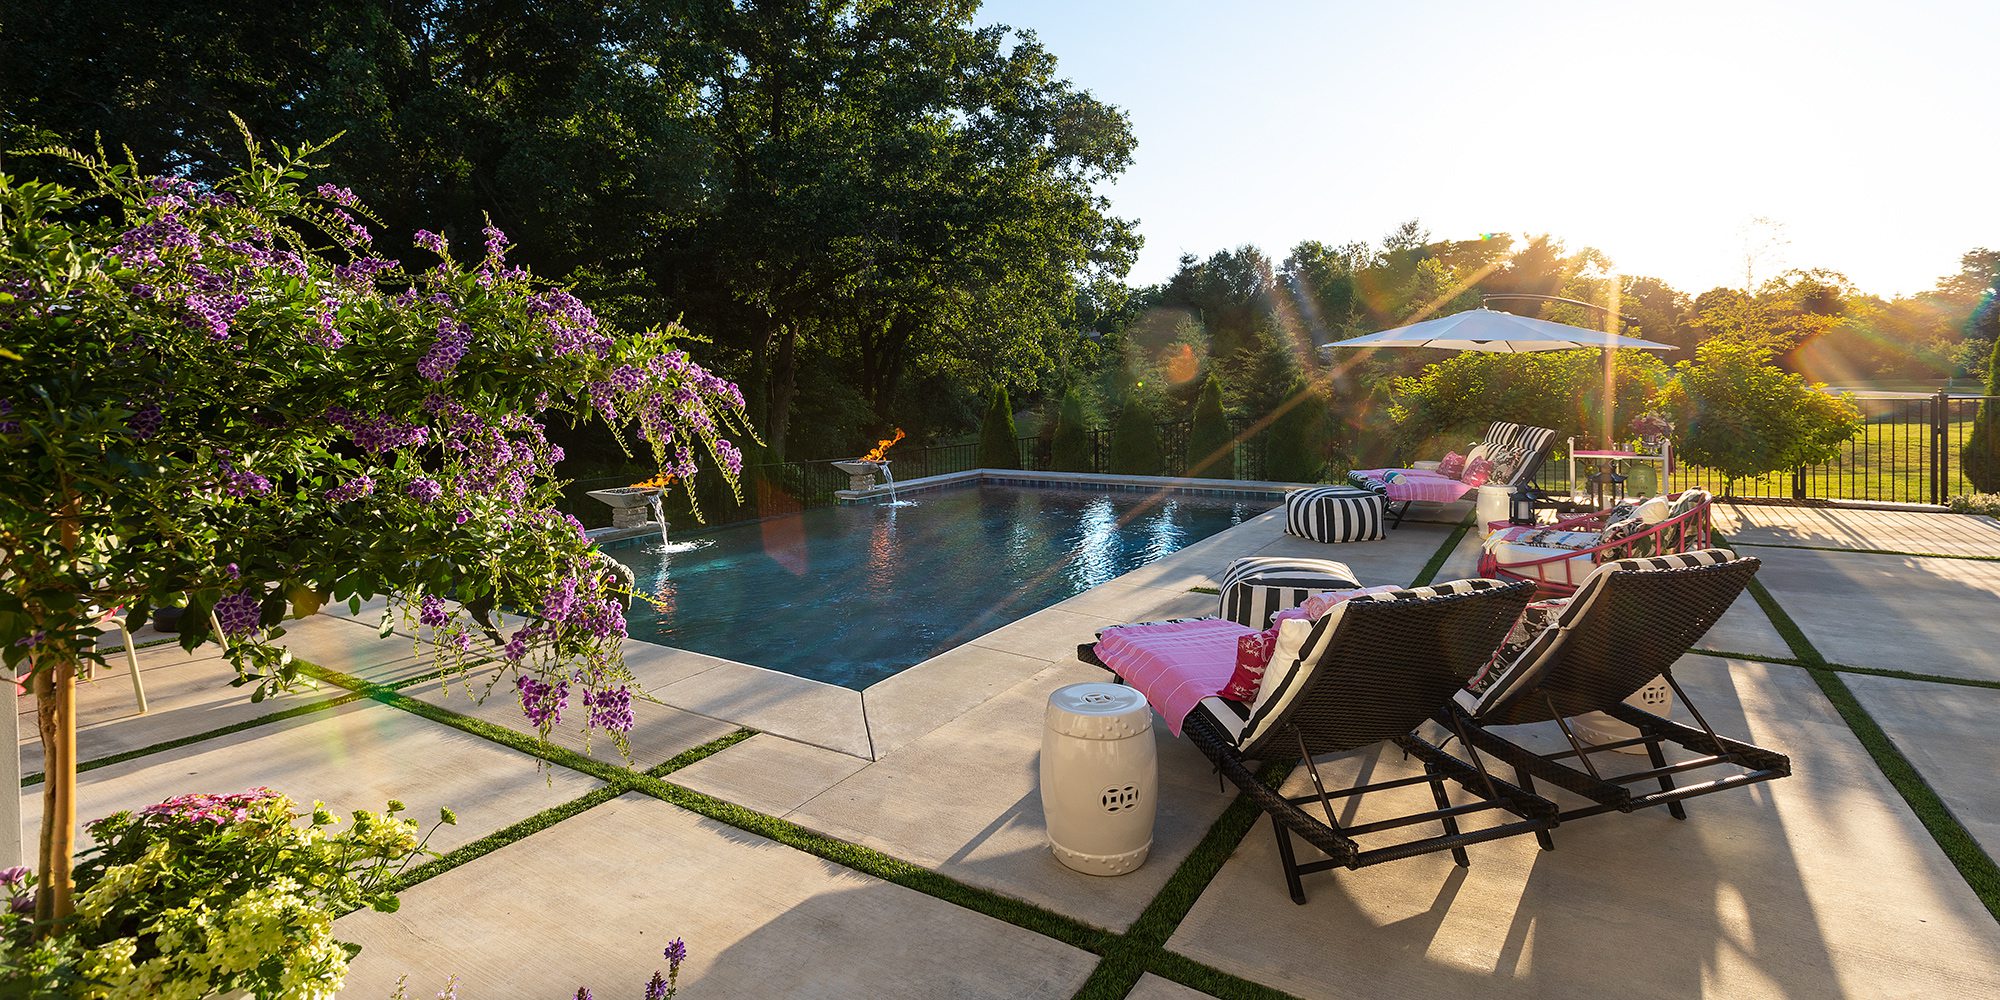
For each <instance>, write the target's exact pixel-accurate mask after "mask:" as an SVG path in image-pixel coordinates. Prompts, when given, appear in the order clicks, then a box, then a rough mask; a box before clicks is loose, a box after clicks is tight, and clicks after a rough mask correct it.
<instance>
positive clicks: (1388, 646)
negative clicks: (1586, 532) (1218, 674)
mask: <svg viewBox="0 0 2000 1000" xmlns="http://www.w3.org/2000/svg"><path fill="white" fill-rule="evenodd" d="M1532 591H1533V587H1532V586H1531V585H1529V584H1526V583H1513V584H1499V583H1496V582H1494V581H1490V580H1479V581H1464V582H1461V583H1458V584H1445V585H1441V586H1439V587H1436V588H1423V589H1421V590H1416V591H1409V590H1403V591H1392V592H1388V593H1381V594H1368V595H1363V596H1358V597H1355V598H1353V599H1350V600H1348V601H1345V602H1344V603H1342V604H1339V605H1337V606H1336V607H1335V608H1334V609H1333V610H1331V611H1328V612H1327V613H1326V614H1325V615H1324V616H1323V617H1321V618H1320V619H1319V620H1318V621H1316V622H1312V623H1311V625H1310V629H1311V631H1310V634H1309V636H1308V637H1307V638H1306V639H1305V640H1304V642H1303V643H1302V644H1301V645H1300V646H1299V648H1298V653H1297V656H1296V657H1295V658H1292V659H1291V661H1290V662H1289V663H1288V664H1282V665H1281V664H1280V663H1278V662H1277V661H1276V660H1274V661H1273V663H1272V664H1271V667H1270V669H1269V671H1268V672H1267V673H1266V674H1265V676H1264V679H1263V686H1264V687H1265V688H1268V689H1270V690H1269V691H1268V693H1264V692H1260V694H1259V696H1258V699H1257V704H1256V707H1255V708H1254V709H1253V708H1252V707H1250V706H1246V705H1243V704H1242V703H1240V702H1233V701H1225V700H1223V699H1221V698H1218V697H1206V698H1202V699H1201V701H1200V702H1199V704H1197V705H1196V706H1195V707H1194V708H1193V710H1192V711H1188V712H1187V713H1186V715H1185V717H1184V718H1183V719H1181V720H1180V728H1181V730H1182V732H1183V733H1184V735H1186V736H1187V737H1188V739H1189V740H1190V741H1191V742H1192V743H1193V744H1194V745H1195V747H1196V748H1198V749H1199V750H1200V751H1201V752H1202V753H1203V754H1204V755H1206V756H1207V757H1208V758H1209V759H1210V760H1211V761H1213V762H1214V763H1215V765H1216V767H1217V768H1218V769H1219V770H1220V772H1221V774H1222V775H1223V776H1224V777H1226V778H1227V779H1229V780H1230V781H1231V782H1233V783H1234V784H1236V785H1237V787H1239V788H1241V789H1242V790H1243V791H1244V792H1245V793H1246V794H1247V795H1248V796H1249V798H1250V799H1251V801H1253V802H1255V803H1256V804H1257V806H1258V808H1260V809H1262V810H1263V811H1264V812H1266V813H1268V814H1269V815H1270V817H1271V826H1272V830H1273V832H1274V833H1275V834H1276V836H1277V839H1278V853H1279V857H1280V858H1281V859H1282V862H1283V865H1284V871H1285V882H1286V885H1287V887H1288V888H1289V890H1290V892H1291V896H1292V899H1293V901H1294V902H1298V903H1304V902H1305V888H1304V886H1303V884H1302V883H1301V880H1300V877H1301V876H1303V875H1307V874H1311V873H1314V872H1320V871H1326V870H1329V869H1333V868H1348V869H1359V868H1365V867H1367V866H1370V865H1375V864H1380V863H1382V862H1385V861H1395V860H1398V859H1401V858H1409V857H1415V856H1418V855H1422V854H1430V853H1433V852H1437V851H1446V850H1448V851H1450V852H1451V854H1452V858H1453V860H1455V861H1456V862H1457V863H1458V864H1459V865H1461V866H1464V865H1468V864H1469V861H1468V859H1467V857H1466V853H1465V848H1466V847H1467V846H1468V845H1471V844H1478V843H1484V842H1487V841H1493V840H1499V839H1502V838H1505V837H1513V836H1518V835H1521V834H1525V833H1531V832H1532V833H1542V832H1544V831H1546V829H1547V828H1548V827H1549V826H1550V825H1552V824H1553V823H1554V822H1555V819H1556V806H1555V804H1554V803H1552V802H1550V801H1549V800H1547V799H1544V798H1541V797H1539V796H1536V795H1533V794H1530V793H1529V792H1527V791H1524V790H1523V789H1520V788H1517V787H1515V786H1514V785H1512V784H1510V783H1508V782H1506V781H1504V780H1502V779H1500V778H1498V777H1496V776H1494V775H1493V774H1491V773H1489V772H1488V771H1487V769H1486V767H1485V764H1484V763H1483V762H1482V761H1481V760H1480V757H1479V754H1478V752H1477V751H1476V750H1474V751H1470V752H1469V753H1468V756H1469V757H1470V758H1471V760H1470V761H1469V762H1468V761H1465V760H1461V759H1459V758H1458V757H1456V756H1453V755H1452V754H1450V753H1447V752H1445V751H1444V750H1442V749H1440V748H1439V747H1438V746H1437V745H1436V744H1433V743H1431V742H1430V741H1428V740H1426V739H1424V738H1422V737H1420V736H1418V735H1417V734H1416V729H1417V727H1419V726H1421V725H1424V724H1425V722H1426V720H1428V719H1430V718H1431V717H1432V716H1434V715H1436V714H1437V713H1438V706H1439V705H1443V704H1446V703H1448V702H1449V701H1450V700H1451V697H1452V695H1453V693H1454V692H1456V691H1460V690H1463V688H1464V686H1465V684H1466V682H1467V680H1468V679H1470V678H1471V677H1472V676H1473V675H1474V674H1475V673H1476V672H1478V671H1479V670H1480V669H1481V668H1482V667H1484V666H1485V665H1486V664H1487V663H1488V662H1489V661H1490V660H1491V658H1492V655H1493V650H1494V649H1495V648H1496V647H1497V646H1498V645H1499V644H1500V642H1501V640H1502V639H1503V638H1504V637H1505V636H1506V634H1507V631H1508V629H1509V627H1510V626H1511V625H1512V624H1513V623H1514V621H1515V620H1516V619H1517V618H1518V617H1519V616H1520V614H1521V611H1522V609H1523V607H1525V605H1526V604H1527V601H1528V598H1529V596H1530V594H1531V593H1532ZM1433 595H1435V596H1433ZM1301 624H1304V623H1301ZM1219 627H1222V628H1230V627H1234V628H1239V629H1241V628H1243V627H1242V626H1234V625H1233V623H1226V622H1225V623H1220V626H1219ZM1244 630H1245V631H1248V630H1247V629H1244ZM1281 650H1282V647H1281ZM1097 652H1098V644H1092V645H1086V646H1083V647H1081V648H1080V649H1079V650H1078V656H1079V658H1081V659H1083V660H1085V661H1086V662H1091V663H1096V664H1098V665H1099V666H1107V667H1108V668H1109V669H1112V670H1113V671H1114V672H1118V668H1117V667H1116V666H1111V665H1108V664H1106V663H1105V662H1104V661H1103V660H1101V659H1099V658H1098V655H1097ZM1281 655H1282V652H1281ZM1114 659H1115V657H1114ZM1208 690H1214V688H1213V687H1211V688H1209V689H1208ZM1149 697H1150V695H1149ZM1155 705H1156V707H1157V706H1158V705H1159V702H1158V701H1155ZM1176 714H1179V713H1178V712H1176ZM1173 721H1174V720H1172V719H1170V720H1169V722H1170V723H1172V722H1173ZM1384 742H1387V743H1390V744H1393V745H1394V746H1396V747H1397V748H1398V749H1400V750H1402V751H1403V752H1404V753H1405V754H1408V755H1409V756H1412V757H1415V758H1416V759H1417V760H1418V761H1420V762H1421V763H1422V764H1423V768H1424V773H1423V774H1421V775H1414V776H1410V777H1404V778H1398V779H1393V780H1388V781H1380V782H1373V783H1369V784H1363V785H1358V786H1354V787H1351V788H1345V789H1339V790H1329V789H1328V788H1327V787H1326V783H1325V781H1324V779H1323V778H1322V776H1321V774H1320V771H1319V768H1318V766H1317V764H1316V763H1315V762H1314V759H1313V758H1314V757H1315V756H1323V755H1327V754H1336V753H1343V752H1347V751H1354V750H1360V749H1364V748H1367V747H1371V746H1375V745H1377V744H1380V743H1384ZM1293 758H1302V759H1303V760H1304V762H1305V765H1306V770H1307V772H1308V773H1309V774H1310V775H1311V778H1312V782H1313V787H1314V792H1313V793H1312V794H1310V795H1303V796H1286V795H1284V794H1283V793H1282V792H1281V791H1279V790H1277V789H1274V788H1272V787H1270V786H1268V785H1266V784H1265V783H1264V782H1263V781H1261V780H1260V779H1259V778H1258V776H1257V774H1256V765H1255V763H1254V761H1258V760H1263V761H1275V760H1289V759H1293ZM1446 781H1450V782H1452V783H1454V784H1457V785H1458V786H1459V787H1460V788H1462V789H1463V790H1464V791H1465V792H1466V793H1469V794H1470V795H1471V796H1472V797H1473V801H1469V802H1463V803H1460V804H1457V805H1453V804H1452V803H1451V801H1450V800H1449V798H1447V796H1446V792H1445V782H1446ZM1413 785H1428V786H1429V787H1430V790H1431V797H1432V800H1433V801H1434V802H1435V803H1436V808H1435V809H1430V810H1425V811H1422V812H1417V813H1411V814H1408V815H1403V816H1397V817H1393V818H1386V819H1381V820H1376V821H1374V822H1369V823H1363V824H1358V825H1348V826H1343V825H1342V824H1341V823H1340V822H1339V821H1338V820H1337V819H1336V818H1335V815H1334V813H1335V810H1334V800H1336V799H1342V798H1349V797H1355V796H1361V795H1364V794H1366V793H1370V792H1378V791H1385V790H1388V789H1393V788H1402V787H1408V786H1413ZM1315 803H1316V804H1317V805H1318V808H1317V809H1316V810H1315V812H1317V813H1320V814H1323V818H1322V815H1314V814H1312V813H1308V812H1307V811H1306V810H1305V809H1302V808H1300V807H1301V806H1308V807H1310V806H1312V805H1313V804H1315ZM1496 809H1497V810H1502V811H1504V812H1506V813H1509V814H1511V818H1509V819H1507V820H1506V821H1503V822H1500V823H1497V824H1495V825H1491V826H1486V827H1482V828H1480V829H1477V830H1463V829H1461V828H1460V827H1459V824H1458V819H1459V817H1462V816H1465V815H1468V814H1471V813H1478V812H1484V811H1487V810H1496ZM1428 822H1435V823H1437V824H1439V826H1440V827H1441V828H1442V832H1441V833H1439V834H1434V835H1431V836H1427V837H1421V838H1416V839H1411V840H1404V841H1401V842H1394V843H1386V844H1382V845H1380V846H1375V847H1365V846H1363V845H1362V844H1361V843H1360V842H1359V841H1360V839H1361V838H1364V837H1367V836H1368V835H1370V834H1375V833H1380V832H1383V831H1387V830H1396V829H1401V828H1404V827H1408V826H1412V825H1415V824H1419V823H1428ZM1294 836H1297V837H1299V838H1301V839H1303V840H1305V841H1306V842H1307V843H1309V844H1311V845H1312V846H1314V847H1316V848H1318V849H1319V850H1321V851H1322V852H1324V853H1325V854H1326V855H1327V857H1326V859H1325V860H1320V861H1308V862H1303V863H1302V862H1300V861H1299V860H1298V858H1297V856H1296V854H1295V852H1294V847H1293V843H1292V838H1293V837H1294Z"/></svg>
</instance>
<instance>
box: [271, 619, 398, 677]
mask: <svg viewBox="0 0 2000 1000" xmlns="http://www.w3.org/2000/svg"><path fill="white" fill-rule="evenodd" d="M277 644H278V645H280V646H283V647H285V648H286V649H287V650H290V651H291V654H292V655H293V656H294V657H296V658H298V659H301V660H304V661H306V662H307V663H311V664H313V665H314V666H319V667H325V668H326V669H328V670H335V671H339V672H340V673H343V674H348V675H350V676H353V677H359V678H361V679H362V680H365V681H372V682H374V683H376V684H386V685H389V686H392V687H393V686H395V685H396V684H398V683H400V682H403V681H407V680H409V679H411V678H413V677H421V676H423V675H425V674H428V673H430V672H431V671H432V670H433V669H435V668H434V667H433V665H432V658H431V655H430V651H429V650H428V649H422V650H420V649H418V647H417V644H416V641H415V640H413V639H411V638H410V637H409V636H406V635H402V634H399V633H394V634H391V635H390V636H389V637H388V638H386V639H384V638H382V637H381V634H380V633H379V632H377V631H376V630H375V629H374V627H373V626H371V625H369V624H367V623H364V622H357V621H351V620H347V619H341V618H336V617H334V616H332V615H324V614H318V615H310V616H308V617H306V618H303V619H300V620H297V621H288V622H286V623H285V634H284V635H283V636H281V637H279V639H278V641H277Z"/></svg>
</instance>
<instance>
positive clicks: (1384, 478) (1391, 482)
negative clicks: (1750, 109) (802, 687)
mask: <svg viewBox="0 0 2000 1000" xmlns="http://www.w3.org/2000/svg"><path fill="white" fill-rule="evenodd" d="M1555 441H1556V432H1555V431H1553V430H1550V429H1549V428H1547V427H1535V426H1531V425H1529V424H1516V423H1509V422H1507V421H1504V420H1503V421H1495V422H1494V423H1493V424H1492V425H1491V426H1489V427H1487V428H1486V436H1485V437H1484V438H1483V439H1481V441H1480V443H1479V445H1478V446H1477V448H1476V449H1475V450H1476V451H1478V452H1481V453H1487V454H1500V453H1502V452H1507V453H1510V454H1512V455H1514V456H1516V461H1514V462H1513V463H1512V465H1511V468H1509V469H1508V471H1507V474H1506V475H1505V476H1504V477H1500V478H1496V479H1494V480H1493V481H1491V482H1489V483H1487V484H1486V485H1489V486H1513V487H1517V488H1526V487H1527V486H1528V485H1529V484H1531V483H1533V482H1534V479H1535V474H1536V473H1537V472H1539V471H1541V468H1542V463H1543V462H1544V461H1547V460H1548V457H1549V452H1550V451H1551V450H1552V449H1553V448H1554V447H1555ZM1392 474H1393V475H1392ZM1347 481H1348V482H1349V483H1352V484H1353V485H1355V486H1357V487H1359V488H1361V489H1367V490H1373V491H1375V492H1376V493H1379V494H1381V495H1382V498H1383V499H1384V500H1385V501H1386V502H1387V504H1388V511H1389V515H1390V517H1391V518H1393V520H1392V521H1391V522H1390V527H1400V526H1401V525H1402V523H1403V516H1404V515H1405V514H1408V513H1409V511H1410V507H1411V505H1412V504H1419V503H1435V504H1446V503H1451V502H1453V501H1456V500H1459V499H1462V498H1463V497H1464V496H1465V495H1466V494H1467V493H1470V492H1472V491H1473V489H1474V487H1473V486H1472V485H1471V484H1469V483H1464V482H1461V481H1459V480H1457V479H1452V478H1449V477H1447V476H1444V475H1442V474H1440V473H1438V472H1437V471H1435V470H1432V469H1356V470H1354V471H1352V472H1349V473H1348V474H1347Z"/></svg>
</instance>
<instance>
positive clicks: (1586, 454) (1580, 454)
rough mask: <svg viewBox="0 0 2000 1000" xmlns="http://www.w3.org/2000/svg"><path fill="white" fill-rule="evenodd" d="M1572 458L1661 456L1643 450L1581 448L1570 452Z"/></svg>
mask: <svg viewBox="0 0 2000 1000" xmlns="http://www.w3.org/2000/svg"><path fill="white" fill-rule="evenodd" d="M1570 457H1571V458H1659V457H1660V456H1658V455H1650V454H1647V453H1645V452H1642V451H1585V450H1583V449H1581V448H1579V449H1577V450H1576V451H1573V452H1570Z"/></svg>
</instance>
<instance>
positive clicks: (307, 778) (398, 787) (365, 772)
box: [22, 701, 600, 851]
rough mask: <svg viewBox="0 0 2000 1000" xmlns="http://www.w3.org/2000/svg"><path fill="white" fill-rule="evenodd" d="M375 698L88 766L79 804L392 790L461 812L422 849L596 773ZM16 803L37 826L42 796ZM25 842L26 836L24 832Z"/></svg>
mask: <svg viewBox="0 0 2000 1000" xmlns="http://www.w3.org/2000/svg"><path fill="white" fill-rule="evenodd" d="M536 763H537V762H536V761H535V759H534V758H532V757H528V756H525V755H523V754H518V753H515V752H514V751H512V750H508V749H506V748H505V747H501V746H499V745H498V744H495V743H492V742H489V741H487V740H483V739H480V738H479V737H477V736H473V735H471V734H469V733H464V732H460V731H459V730H456V729H453V728H451V727H450V726H444V725H439V724H438V723H435V722H431V721H429V720H428V719H423V718H420V717H418V716H415V715H411V714H410V713H408V712H403V711H399V710H397V709H394V708H390V707H388V706H385V705H380V704H376V703H374V702H367V701H361V702H353V703H350V704H347V705H342V706H339V707H337V708H331V709H328V710H326V711H324V712H314V713H312V714H309V715H305V716H301V717H299V718H296V719H289V720H285V721H282V722H275V723H272V724H270V725H267V726H258V727H256V728H253V729H247V730H244V731H242V732H239V733H232V734H230V735H228V736H222V737H218V738H216V739H213V740H209V741H206V742H203V743H199V744H196V745H194V746H190V747H183V748H181V749H179V750H174V751H170V752H167V753H163V754H158V755H153V756H147V757H140V758H137V759H135V760H129V761H125V762H123V763H119V764H112V765H110V766H108V767H102V768H98V769H96V770H93V771H85V772H84V773H83V774H81V775H79V776H78V780H77V815H78V816H79V817H84V818H91V819H94V818H96V817H99V816H108V815H110V814H112V813H114V812H117V811H119V810H121V809H139V808H143V807H145V806H149V805H152V804H153V803H155V802H160V801H163V800H165V799H168V798H171V797H173V796H175V795H180V794H182V793H184V792H237V791H242V790H244V789H246V788H254V787H257V786H260V785H261V786H267V787H270V788H275V789H277V790H278V791H280V792H284V793H285V794H287V795H290V796H291V797H292V798H293V799H295V800H297V801H299V802H300V803H302V804H310V803H311V802H312V801H313V800H314V799H319V800H321V801H324V802H325V803H326V804H327V805H329V806H331V807H332V808H333V809H334V811H335V812H336V813H344V812H347V811H350V810H354V809H377V810H379V809H381V808H382V807H383V805H384V804H386V803H387V802H388V801H389V800H390V799H400V800H402V801H403V802H404V803H405V804H407V805H408V806H409V807H410V811H409V815H410V816H413V817H415V818H416V819H417V820H419V821H421V822H423V823H425V825H426V827H428V825H429V824H430V823H431V822H434V821H435V820H436V818H437V814H438V808H439V807H440V806H449V807H450V808H451V809H452V810H454V811H455V812H457V813H458V825H456V826H447V827H442V828H440V829H439V830H438V832H437V835H436V836H435V837H434V838H432V840H431V848H432V849H434V850H438V851H449V850H452V849H453V848H456V847H459V846H461V845H463V844H466V843H469V842H471V841H474V840H477V839H479V838H480V837H483V836H485V835H487V834H489V833H492V832H493V831H495V830H498V829H500V828H501V827H504V826H507V825H508V824H510V823H515V822H518V821H520V820H523V819H526V818H527V817H529V816H532V815H534V814H535V813H537V812H540V811H542V810H544V809H548V808H550V807H552V806H556V805H560V804H561V803H564V802H567V801H569V800H571V799H574V798H576V797H578V796H580V795H583V794H584V793H586V792H588V791H590V790H591V789H593V788H596V787H597V786H598V785H599V784H600V782H598V781H597V780H596V779H593V778H589V777H586V776H584V775H581V774H577V773H575V772H573V771H568V770H564V769H562V768H554V769H538V768H537V766H536ZM27 799H28V800H27V801H26V802H24V803H23V811H24V812H26V813H28V815H27V816H25V817H23V824H22V829H23V830H25V831H33V830H35V829H37V827H38V824H39V823H40V817H41V798H40V796H28V797H27ZM30 842H32V841H30Z"/></svg>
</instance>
